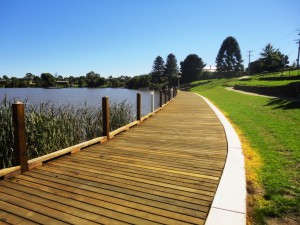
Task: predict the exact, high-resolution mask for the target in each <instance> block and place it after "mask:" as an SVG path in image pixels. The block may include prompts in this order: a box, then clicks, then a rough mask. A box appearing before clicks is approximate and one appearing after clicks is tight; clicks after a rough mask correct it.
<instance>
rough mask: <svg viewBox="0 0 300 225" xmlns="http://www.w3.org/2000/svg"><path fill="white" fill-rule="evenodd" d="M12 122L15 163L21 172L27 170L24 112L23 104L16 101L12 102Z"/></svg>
mask: <svg viewBox="0 0 300 225" xmlns="http://www.w3.org/2000/svg"><path fill="white" fill-rule="evenodd" d="M12 110H13V123H14V136H15V137H14V141H15V143H14V147H15V151H16V155H15V156H16V163H17V165H20V166H21V172H25V171H28V170H29V167H28V161H27V160H28V159H27V146H26V130H25V112H24V104H23V103H22V102H16V103H13V104H12Z"/></svg>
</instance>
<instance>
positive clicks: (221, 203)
mask: <svg viewBox="0 0 300 225" xmlns="http://www.w3.org/2000/svg"><path fill="white" fill-rule="evenodd" d="M196 95H198V96H199V97H201V98H202V99H204V100H205V101H206V103H207V104H208V105H209V106H210V108H211V109H212V110H213V111H214V112H215V114H216V115H217V117H218V118H219V120H220V122H221V123H222V125H223V127H224V130H225V134H226V138H227V146H228V153H227V159H226V163H225V167H224V170H223V174H222V177H221V180H220V183H219V186H218V189H217V191H216V194H215V197H214V200H213V202H212V205H211V209H210V211H209V214H208V217H207V220H206V223H205V225H216V224H222V225H227V224H228V225H242V224H246V178H245V168H244V155H243V150H242V145H241V142H240V140H239V137H238V135H237V133H236V132H235V130H234V128H233V127H232V125H231V124H230V122H229V121H228V120H227V119H226V117H225V116H224V115H223V113H222V112H221V111H220V110H219V109H218V108H217V107H216V106H215V105H214V104H212V103H211V102H210V101H209V100H208V99H207V98H205V97H203V96H201V95H199V94H196Z"/></svg>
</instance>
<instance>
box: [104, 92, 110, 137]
mask: <svg viewBox="0 0 300 225" xmlns="http://www.w3.org/2000/svg"><path fill="white" fill-rule="evenodd" d="M102 121H103V133H102V135H103V136H106V137H107V140H109V132H110V127H109V98H108V97H107V96H106V97H102Z"/></svg>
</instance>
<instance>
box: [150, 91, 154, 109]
mask: <svg viewBox="0 0 300 225" xmlns="http://www.w3.org/2000/svg"><path fill="white" fill-rule="evenodd" d="M150 97H151V100H150V104H151V105H150V107H151V112H154V91H151V96H150Z"/></svg>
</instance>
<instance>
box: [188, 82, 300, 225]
mask: <svg viewBox="0 0 300 225" xmlns="http://www.w3.org/2000/svg"><path fill="white" fill-rule="evenodd" d="M233 81H235V79H228V80H227V79H221V80H211V81H210V82H209V83H207V82H202V84H201V83H200V85H199V86H197V87H194V88H193V89H192V91H194V92H197V93H199V94H201V95H203V96H205V97H207V98H208V99H209V100H210V101H212V102H213V103H214V104H215V105H216V106H217V107H218V108H219V109H221V110H222V111H223V112H224V114H225V115H226V116H227V117H228V118H229V120H230V121H231V122H232V123H233V124H234V126H235V127H236V128H237V129H238V130H239V134H240V135H241V139H242V140H243V143H249V146H250V149H251V151H252V153H251V151H250V152H249V151H248V150H247V152H246V151H245V157H246V164H251V165H252V166H251V165H250V166H249V165H246V173H247V189H248V190H247V191H248V197H247V201H248V202H247V204H248V209H247V210H248V216H249V217H250V220H249V221H250V222H251V223H256V224H265V223H269V222H270V221H272V224H280V223H286V222H288V221H291V222H296V221H297V220H298V221H299V218H300V102H292V101H287V100H281V99H277V98H274V99H270V98H264V97H257V96H250V95H245V94H241V93H237V92H234V91H228V90H226V89H225V88H224V86H223V85H226V84H228V83H229V82H233ZM249 146H246V145H245V146H244V145H243V148H244V147H245V149H248V148H249ZM253 157H254V158H253ZM252 161H258V162H260V163H256V164H255V163H253V162H252ZM274 218H279V220H278V221H279V222H276V223H274V221H277V219H274ZM249 221H248V222H249ZM296 223H297V222H296Z"/></svg>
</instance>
